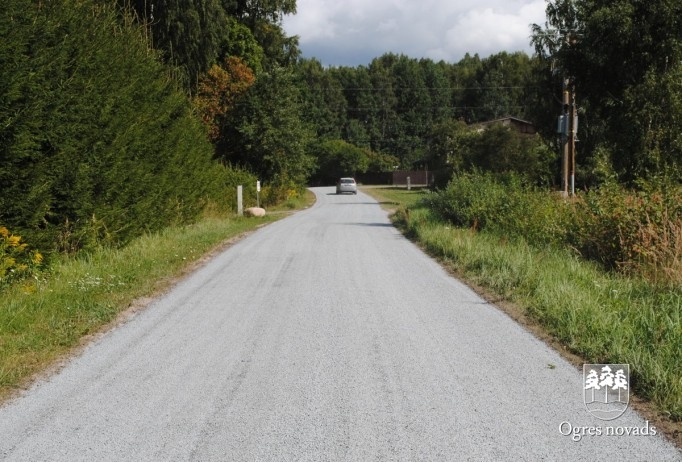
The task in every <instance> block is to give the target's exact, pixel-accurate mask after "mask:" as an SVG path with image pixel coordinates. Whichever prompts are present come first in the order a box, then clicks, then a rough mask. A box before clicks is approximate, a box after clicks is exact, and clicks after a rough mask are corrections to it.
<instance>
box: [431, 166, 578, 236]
mask: <svg viewBox="0 0 682 462" xmlns="http://www.w3.org/2000/svg"><path fill="white" fill-rule="evenodd" d="M429 205H430V207H431V209H432V210H433V211H434V212H435V213H437V214H438V215H439V216H440V217H442V218H443V219H445V220H448V221H450V222H452V223H453V224H454V225H456V226H459V227H466V228H472V229H474V230H484V229H485V230H487V231H490V232H495V233H498V234H500V235H503V236H506V237H511V238H517V239H526V240H527V241H528V242H529V243H533V244H536V245H546V244H558V243H563V242H565V239H566V233H567V230H568V226H567V225H568V223H569V212H570V208H569V206H568V205H566V203H565V202H563V201H562V200H561V198H560V196H558V195H555V194H554V193H548V192H547V191H542V190H538V189H535V188H533V187H530V186H527V185H526V184H525V183H524V182H523V181H522V180H521V178H520V177H519V176H517V175H515V174H508V175H505V176H494V175H492V174H490V173H487V174H481V173H463V174H460V175H457V176H456V177H455V178H453V180H452V181H451V182H450V183H449V184H448V186H447V188H445V189H444V190H443V191H441V192H439V193H438V194H436V195H434V196H433V198H432V199H431V200H430V202H429Z"/></svg>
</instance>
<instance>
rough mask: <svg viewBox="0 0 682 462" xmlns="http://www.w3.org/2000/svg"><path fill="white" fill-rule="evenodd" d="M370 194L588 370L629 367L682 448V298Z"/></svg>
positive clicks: (390, 195)
mask: <svg viewBox="0 0 682 462" xmlns="http://www.w3.org/2000/svg"><path fill="white" fill-rule="evenodd" d="M365 191H366V192H368V193H369V194H372V195H374V197H376V198H377V199H378V200H379V201H381V202H382V203H385V204H391V205H390V208H397V212H396V213H395V214H394V220H395V221H396V222H397V224H398V225H399V226H401V227H402V228H403V230H404V231H405V232H406V233H407V234H408V235H409V236H411V237H412V238H413V239H414V240H416V241H417V242H418V243H419V244H420V245H422V246H423V247H424V248H425V249H426V250H427V251H428V252H429V253H431V254H432V255H434V256H436V257H438V258H439V259H441V261H443V262H444V263H445V264H446V265H447V266H448V267H449V268H450V269H452V270H453V271H454V272H456V273H457V274H458V275H459V276H461V277H462V278H463V279H464V280H466V281H468V282H470V283H471V284H472V285H476V286H478V287H482V288H484V289H485V290H486V291H488V293H489V295H491V296H493V297H497V298H498V299H499V300H501V301H508V302H511V303H513V304H514V305H515V306H516V307H517V308H518V309H519V310H521V312H522V313H523V314H524V315H525V316H527V317H528V319H529V320H530V321H531V322H532V323H534V324H537V325H538V326H539V327H540V328H541V329H542V330H543V331H544V332H545V333H547V334H549V336H551V338H553V339H556V340H557V341H558V342H559V343H560V345H562V346H563V348H565V349H567V350H569V351H570V352H572V353H573V354H576V355H578V356H579V357H580V358H581V359H582V360H583V362H585V363H629V364H630V368H631V373H632V376H631V385H632V387H633V390H634V391H635V393H636V394H637V395H638V396H639V397H641V398H644V399H646V400H648V401H650V403H653V405H654V406H655V411H656V412H657V414H658V416H659V417H661V418H662V419H663V420H666V421H668V422H667V423H668V424H669V428H672V429H673V430H672V431H671V432H670V434H673V438H674V439H676V442H677V443H678V445H679V444H680V443H681V441H679V440H680V438H681V436H680V434H679V431H680V429H682V425H680V422H681V421H682V369H681V368H680V358H682V290H679V289H661V288H656V287H654V286H652V285H651V284H648V283H646V282H643V281H641V280H638V279H635V278H626V277H623V276H618V275H615V274H613V273H608V272H605V271H604V270H601V269H600V268H599V267H598V266H597V265H595V264H592V263H589V262H585V261H582V260H580V259H579V258H577V257H576V256H575V254H573V253H570V252H568V251H559V250H557V249H555V248H549V247H546V248H544V249H543V248H534V247H532V246H529V245H528V244H527V243H526V242H524V241H523V240H520V239H518V240H509V239H507V238H505V237H500V236H496V235H493V234H486V233H483V232H479V233H476V232H472V231H471V230H468V229H459V228H454V227H453V226H451V225H449V224H448V223H444V222H442V221H440V220H439V219H437V218H436V217H434V216H433V215H432V214H431V213H430V212H429V210H428V209H426V208H424V207H421V206H420V205H419V199H420V198H423V197H427V194H428V193H426V192H423V191H414V192H411V193H408V192H407V191H405V190H402V191H401V190H391V189H384V190H379V189H365ZM675 431H677V432H678V433H677V434H676V436H675Z"/></svg>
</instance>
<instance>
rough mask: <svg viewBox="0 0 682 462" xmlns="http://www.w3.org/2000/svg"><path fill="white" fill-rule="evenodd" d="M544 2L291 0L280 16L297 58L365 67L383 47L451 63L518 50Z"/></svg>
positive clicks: (540, 14) (542, 18)
mask: <svg viewBox="0 0 682 462" xmlns="http://www.w3.org/2000/svg"><path fill="white" fill-rule="evenodd" d="M546 6H547V3H546V1H545V0H297V2H296V9H297V13H296V14H295V15H289V16H285V18H284V22H283V26H284V30H285V31H286V33H287V35H298V36H299V46H300V48H301V51H302V54H303V57H304V58H317V59H318V60H319V61H320V62H321V63H322V64H323V65H325V66H351V67H356V66H360V65H363V66H367V65H368V64H369V63H370V62H371V61H372V59H373V58H377V57H379V56H381V55H383V54H386V53H389V52H390V53H395V54H404V55H407V56H409V57H410V58H417V59H419V58H431V59H432V60H434V61H440V60H444V61H446V62H450V63H456V62H458V61H459V60H460V59H462V58H463V57H464V55H465V54H466V53H469V54H471V55H474V54H476V53H478V55H479V56H480V57H481V58H485V57H488V56H490V55H492V54H495V53H499V52H501V51H507V52H515V51H525V52H526V53H528V54H532V48H531V46H530V45H529V42H530V39H529V36H530V33H531V32H530V25H531V24H533V23H535V24H539V25H544V23H545V8H546Z"/></svg>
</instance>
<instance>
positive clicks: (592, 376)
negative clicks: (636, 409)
mask: <svg viewBox="0 0 682 462" xmlns="http://www.w3.org/2000/svg"><path fill="white" fill-rule="evenodd" d="M583 398H584V401H585V407H587V410H588V412H589V413H590V414H592V415H593V416H595V417H596V418H598V419H601V420H613V419H617V418H618V417H620V416H621V415H623V413H624V412H625V410H626V409H627V408H628V404H629V403H630V365H629V364H583Z"/></svg>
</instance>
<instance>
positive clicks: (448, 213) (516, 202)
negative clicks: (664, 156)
mask: <svg viewBox="0 0 682 462" xmlns="http://www.w3.org/2000/svg"><path fill="white" fill-rule="evenodd" d="M681 204H682V189H680V187H679V185H677V184H675V182H674V181H670V179H659V180H656V181H655V182H653V183H643V184H641V186H640V189H638V190H636V191H632V190H628V189H626V188H624V187H622V186H620V185H617V184H615V183H607V184H605V185H604V186H602V187H601V188H599V189H596V190H592V191H589V192H587V193H582V194H579V195H578V196H577V197H575V198H573V199H571V200H566V199H564V198H563V197H561V196H560V195H559V194H557V193H554V192H549V191H546V190H539V189H536V188H533V187H529V186H528V185H527V184H525V183H524V182H523V181H522V180H521V179H520V178H519V177H518V176H517V175H514V174H512V175H504V176H499V175H497V176H494V175H492V174H490V173H485V174H482V173H475V172H474V173H464V174H460V175H457V176H455V178H453V180H452V181H451V182H450V183H449V184H448V186H447V187H446V188H445V189H444V190H442V191H440V192H438V193H437V194H434V195H432V197H431V198H430V200H429V202H428V205H429V207H430V208H431V210H432V211H433V212H434V213H436V215H437V216H439V217H441V218H442V219H444V220H447V221H449V222H451V223H452V224H454V225H455V226H458V227H465V228H472V229H474V230H485V231H487V232H493V233H496V234H498V235H500V236H505V237H508V238H509V237H512V238H516V239H523V240H525V241H526V242H527V243H529V244H531V245H536V246H538V245H539V246H545V245H554V246H559V247H568V248H570V249H573V250H574V251H577V252H578V253H579V254H580V255H581V256H582V257H584V258H585V259H589V260H592V261H595V262H597V263H599V264H601V265H602V266H604V267H605V268H608V269H616V270H618V271H620V272H623V273H627V274H634V275H638V276H645V277H646V278H648V279H649V280H651V281H654V282H656V283H664V284H673V285H677V286H679V284H680V282H682V263H681V260H680V255H681V254H682V205H681Z"/></svg>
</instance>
